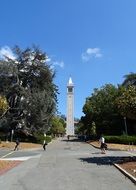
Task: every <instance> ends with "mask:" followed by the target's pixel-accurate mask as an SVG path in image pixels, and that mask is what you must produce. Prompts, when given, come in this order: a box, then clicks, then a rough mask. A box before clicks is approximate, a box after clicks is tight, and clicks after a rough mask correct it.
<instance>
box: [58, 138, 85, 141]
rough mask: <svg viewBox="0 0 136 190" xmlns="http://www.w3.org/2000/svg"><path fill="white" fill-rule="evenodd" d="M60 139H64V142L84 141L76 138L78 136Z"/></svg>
mask: <svg viewBox="0 0 136 190" xmlns="http://www.w3.org/2000/svg"><path fill="white" fill-rule="evenodd" d="M61 141H64V142H84V141H82V140H81V139H78V138H73V139H69V140H67V139H62V140H61Z"/></svg>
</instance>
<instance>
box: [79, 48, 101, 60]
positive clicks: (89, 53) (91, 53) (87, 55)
mask: <svg viewBox="0 0 136 190" xmlns="http://www.w3.org/2000/svg"><path fill="white" fill-rule="evenodd" d="M102 56H103V55H102V53H101V50H100V48H88V49H87V50H86V51H85V52H84V53H82V55H81V57H82V60H83V61H84V62H87V61H89V60H90V59H91V58H93V57H94V58H100V57H102Z"/></svg>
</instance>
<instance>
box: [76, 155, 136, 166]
mask: <svg viewBox="0 0 136 190" xmlns="http://www.w3.org/2000/svg"><path fill="white" fill-rule="evenodd" d="M79 160H80V161H81V162H87V163H89V164H97V165H113V164H114V163H124V162H128V161H133V160H136V157H135V156H124V157H122V156H121V157H120V156H103V157H88V158H79Z"/></svg>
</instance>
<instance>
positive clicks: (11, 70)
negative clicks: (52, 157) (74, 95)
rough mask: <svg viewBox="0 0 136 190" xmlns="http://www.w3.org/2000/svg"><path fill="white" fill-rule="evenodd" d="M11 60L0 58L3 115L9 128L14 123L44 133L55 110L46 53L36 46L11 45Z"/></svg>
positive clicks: (32, 131)
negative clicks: (5, 104) (5, 108)
mask: <svg viewBox="0 0 136 190" xmlns="http://www.w3.org/2000/svg"><path fill="white" fill-rule="evenodd" d="M14 56H15V59H13V60H12V59H9V58H6V59H5V60H1V61H0V84H1V85H0V91H1V93H2V94H3V95H4V96H5V97H6V98H7V100H8V103H9V106H10V109H9V111H8V113H7V115H6V118H7V121H8V123H9V126H10V127H11V128H14V129H16V128H17V126H18V124H21V127H22V128H24V127H25V128H26V129H27V130H28V131H29V132H30V133H34V132H36V131H41V132H46V131H47V130H48V127H49V122H50V119H51V117H52V116H53V115H54V114H55V112H56V109H57V106H56V104H57V94H58V88H57V86H56V85H55V84H54V83H53V79H54V77H55V72H54V71H53V70H52V69H51V67H50V66H49V65H48V64H47V62H46V60H47V55H46V54H45V53H43V52H42V51H41V50H40V49H39V48H36V47H32V48H27V49H26V50H21V49H20V48H19V47H15V48H14Z"/></svg>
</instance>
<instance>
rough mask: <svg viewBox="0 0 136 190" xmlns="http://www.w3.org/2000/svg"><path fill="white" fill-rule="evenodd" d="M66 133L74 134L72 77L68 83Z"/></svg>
mask: <svg viewBox="0 0 136 190" xmlns="http://www.w3.org/2000/svg"><path fill="white" fill-rule="evenodd" d="M66 135H74V84H73V82H72V79H71V77H70V78H69V82H68V84H67V117H66Z"/></svg>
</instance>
